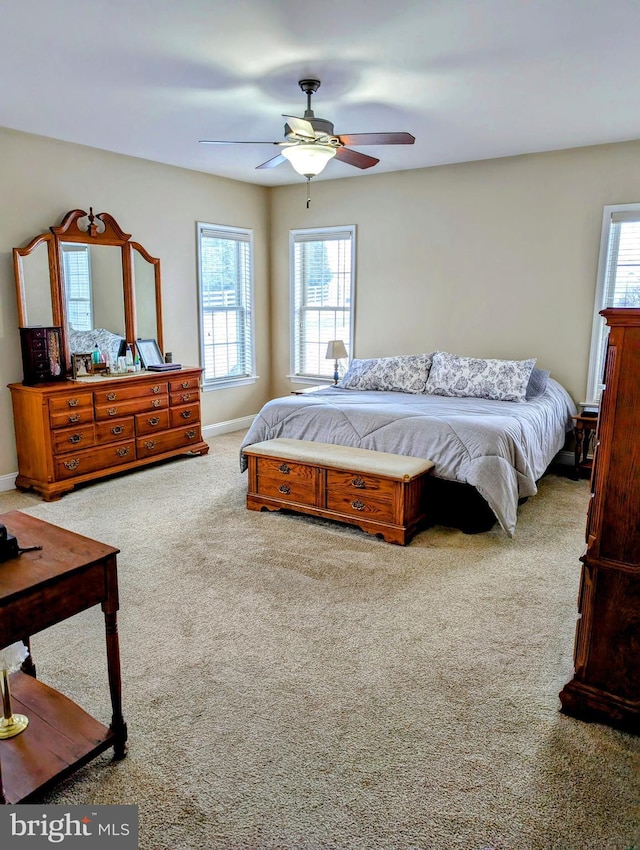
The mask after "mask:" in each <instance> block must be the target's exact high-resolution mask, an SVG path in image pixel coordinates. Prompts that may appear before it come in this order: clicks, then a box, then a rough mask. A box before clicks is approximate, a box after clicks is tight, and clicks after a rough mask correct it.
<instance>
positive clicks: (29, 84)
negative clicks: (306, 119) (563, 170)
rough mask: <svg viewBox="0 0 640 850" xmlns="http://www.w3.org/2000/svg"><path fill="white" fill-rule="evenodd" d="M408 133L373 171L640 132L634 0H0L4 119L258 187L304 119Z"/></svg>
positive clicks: (280, 174)
mask: <svg viewBox="0 0 640 850" xmlns="http://www.w3.org/2000/svg"><path fill="white" fill-rule="evenodd" d="M314 76H315V77H317V78H319V79H320V80H321V81H322V85H321V88H320V90H319V92H318V93H317V95H314V96H313V100H312V107H313V109H314V111H315V114H316V116H317V117H322V118H328V119H329V120H331V121H333V123H334V125H335V131H336V133H361V132H386V131H406V132H409V133H412V134H413V135H414V136H415V137H416V143H415V145H413V146H388V147H369V146H368V147H366V148H364V149H363V152H364V153H368V154H370V155H372V156H377V157H379V158H380V160H381V161H380V163H379V164H378V165H377V166H375V167H374V168H372V169H371V170H370V171H368V172H364V171H360V170H358V169H356V168H353V167H351V166H348V165H346V164H345V163H341V162H337V161H336V160H333V161H332V162H330V163H329V164H328V166H327V168H326V170H325V172H324V173H323V174H322V175H321V176H319V177H318V178H315V179H316V180H319V179H331V178H338V177H347V176H348V177H353V176H357V175H366V174H367V173H369V174H373V173H380V172H383V171H398V170H400V169H406V168H422V167H425V166H431V165H439V164H443V163H452V162H462V161H469V160H475V159H486V158H491V157H497V156H509V155H512V154H520V153H526V152H533V151H545V150H553V149H559V148H567V147H574V146H582V145H590V144H599V143H604V142H617V141H623V140H628V139H637V138H640V85H639V82H640V2H639V0H323V2H315V3H311V2H308V0H296V2H291V0H94V2H88V0H2V3H1V15H0V78H1V79H2V80H3V83H2V87H1V88H0V125H2V126H5V127H10V128H13V129H16V130H23V131H26V132H29V133H36V134H40V135H44V136H50V137H53V138H55V139H62V140H65V141H70V142H77V143H79V144H83V145H89V146H91V147H96V148H103V149H105V150H109V151H115V152H117V153H122V154H129V155H131V156H136V157H142V158H145V159H150V160H155V161H157V162H162V163H169V164H172V165H178V166H183V167H185V168H190V169H196V170H198V171H204V172H210V173H212V174H218V175H222V176H226V177H231V178H235V179H237V180H243V181H248V182H251V183H259V184H263V185H271V186H273V185H282V184H286V183H294V182H297V181H300V180H301V179H302V178H301V177H299V176H298V175H297V174H296V173H295V172H294V171H293V169H292V167H291V166H290V165H289V163H284V164H283V165H280V166H278V167H277V168H273V169H267V170H260V171H256V170H255V166H256V165H258V164H259V163H261V162H264V161H265V160H267V159H269V158H270V157H272V156H275V155H276V154H277V153H278V150H279V149H278V148H275V147H273V146H270V145H267V144H265V145H255V146H254V145H236V146H232V145H230V146H224V147H223V146H207V145H200V144H198V140H199V139H203V138H205V139H241V140H260V141H280V140H282V136H283V124H284V119H282V118H281V114H282V113H285V114H287V113H288V114H293V115H299V116H301V115H302V114H303V112H304V108H305V102H306V99H305V96H304V95H303V93H302V92H301V91H300V89H299V87H298V80H299V79H301V78H304V77H314Z"/></svg>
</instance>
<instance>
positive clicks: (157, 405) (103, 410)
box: [96, 395, 169, 420]
mask: <svg viewBox="0 0 640 850" xmlns="http://www.w3.org/2000/svg"><path fill="white" fill-rule="evenodd" d="M168 405H169V398H168V396H166V395H161V396H151V395H149V396H145V398H132V399H128V400H125V401H118V402H115V401H114V402H111V403H109V404H97V405H96V419H98V420H100V419H115V418H116V417H118V416H127V415H129V416H130V415H132V414H135V413H144V412H146V411H148V410H162V409H163V408H166V407H168Z"/></svg>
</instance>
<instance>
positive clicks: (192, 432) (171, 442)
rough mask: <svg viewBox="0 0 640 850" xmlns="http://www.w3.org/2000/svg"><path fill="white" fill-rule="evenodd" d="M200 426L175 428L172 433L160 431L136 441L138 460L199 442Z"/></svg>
mask: <svg viewBox="0 0 640 850" xmlns="http://www.w3.org/2000/svg"><path fill="white" fill-rule="evenodd" d="M200 439H201V438H200V425H199V424H195V425H189V426H187V427H186V428H176V429H175V430H173V431H161V432H160V433H159V434H149V435H148V436H146V437H138V438H137V439H136V451H137V453H138V457H139V458H145V457H153V455H160V454H162V453H163V452H168V451H171V450H172V449H179V448H181V447H182V446H189V445H191V444H192V443H199V442H200Z"/></svg>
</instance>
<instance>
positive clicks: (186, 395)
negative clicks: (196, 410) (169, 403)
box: [182, 393, 191, 401]
mask: <svg viewBox="0 0 640 850" xmlns="http://www.w3.org/2000/svg"><path fill="white" fill-rule="evenodd" d="M190 400H191V393H185V394H184V395H183V396H182V401H190Z"/></svg>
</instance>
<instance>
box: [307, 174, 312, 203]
mask: <svg viewBox="0 0 640 850" xmlns="http://www.w3.org/2000/svg"><path fill="white" fill-rule="evenodd" d="M310 206H311V178H310V177H307V209H309V207H310Z"/></svg>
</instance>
